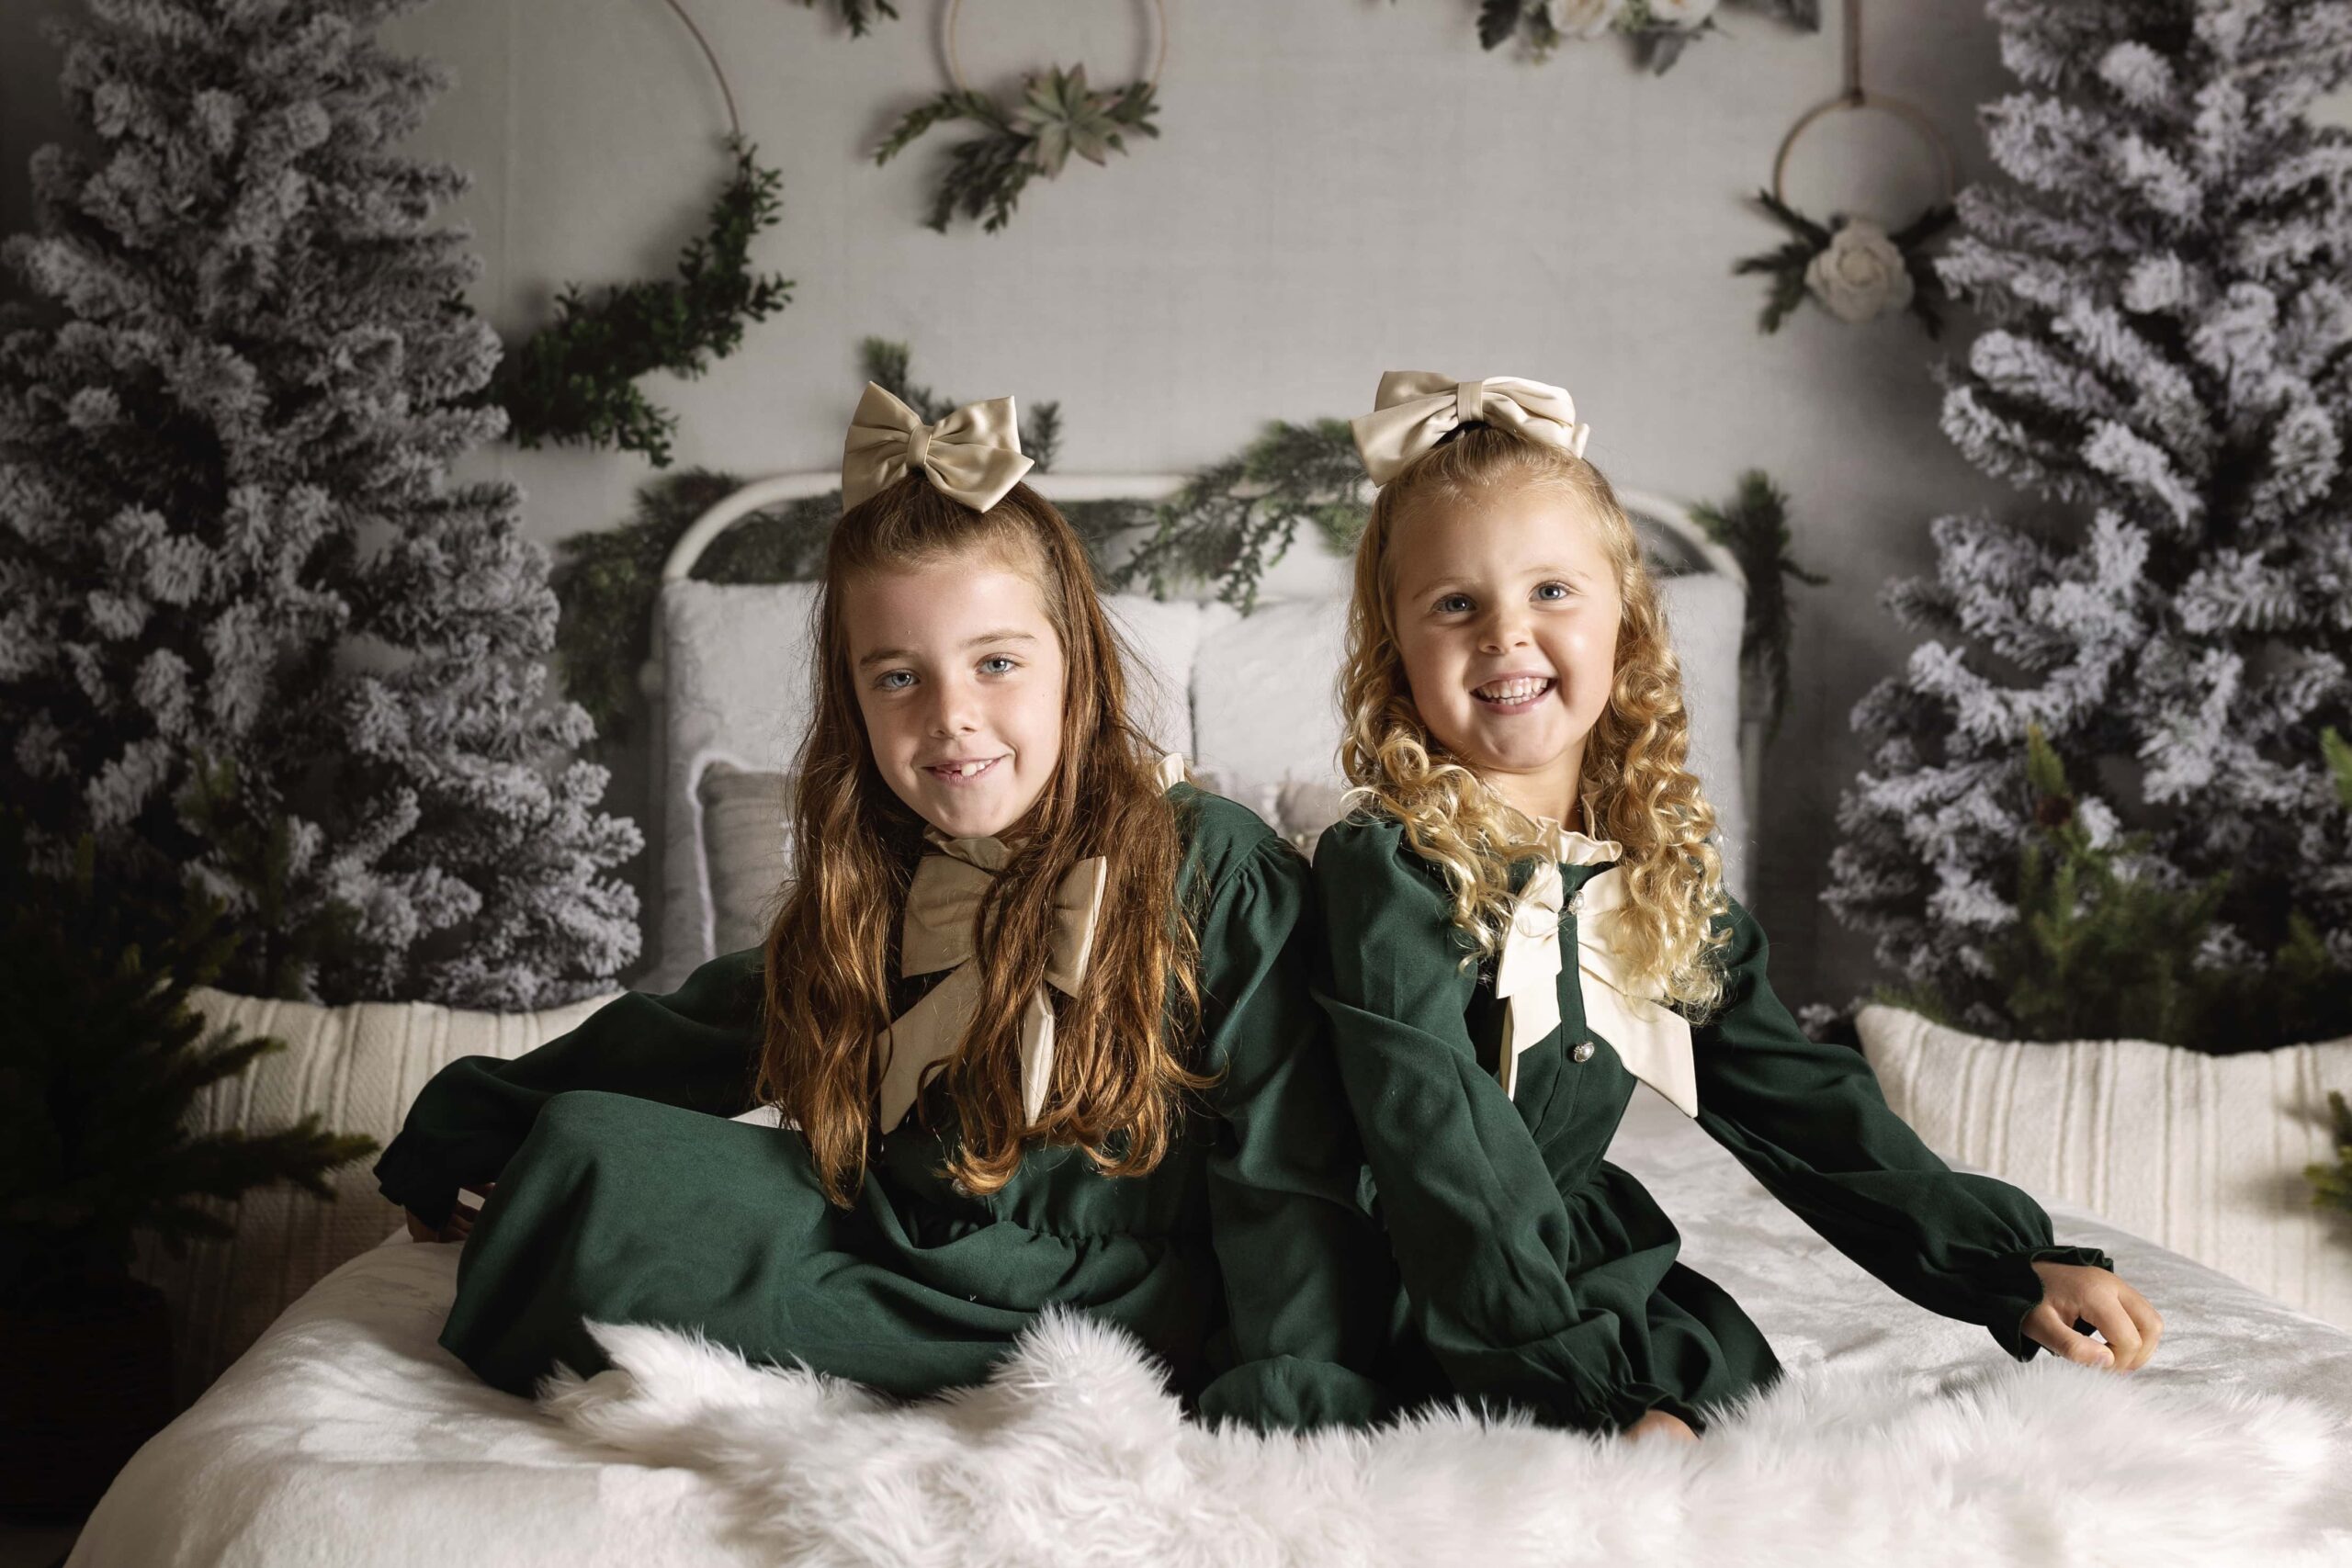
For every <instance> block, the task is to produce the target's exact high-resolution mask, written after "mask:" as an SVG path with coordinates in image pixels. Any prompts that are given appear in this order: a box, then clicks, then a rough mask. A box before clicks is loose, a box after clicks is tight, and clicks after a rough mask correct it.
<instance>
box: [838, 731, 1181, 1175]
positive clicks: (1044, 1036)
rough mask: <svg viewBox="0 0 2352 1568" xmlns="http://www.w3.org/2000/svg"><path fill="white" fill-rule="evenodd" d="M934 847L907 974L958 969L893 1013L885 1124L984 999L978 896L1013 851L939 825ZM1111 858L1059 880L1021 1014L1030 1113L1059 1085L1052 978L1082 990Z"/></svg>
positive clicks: (906, 944) (911, 912) (883, 1094)
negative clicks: (1042, 974)
mask: <svg viewBox="0 0 2352 1568" xmlns="http://www.w3.org/2000/svg"><path fill="white" fill-rule="evenodd" d="M1183 776H1184V760H1183V759H1182V757H1179V756H1176V755H1174V754H1172V753H1171V754H1170V755H1169V756H1167V757H1163V758H1162V759H1160V763H1159V784H1160V788H1161V790H1162V791H1165V790H1167V789H1168V788H1169V787H1170V785H1171V784H1174V783H1175V782H1176V781H1178V780H1180V779H1182V777H1183ZM923 836H924V838H925V839H927V840H929V841H930V843H931V845H932V847H933V850H934V851H935V853H933V854H927V855H925V856H923V858H922V861H921V862H920V863H918V864H917V865H916V866H915V877H914V884H913V886H910V888H909V889H908V891H907V912H906V916H905V918H904V919H903V921H902V923H901V924H900V926H899V975H900V976H913V975H932V974H936V973H937V972H939V971H940V970H942V969H952V970H953V971H954V973H953V974H951V975H949V976H947V978H945V979H944V980H942V981H940V982H939V983H938V984H937V985H936V986H933V987H932V988H931V989H930V990H929V991H928V992H926V993H925V994H924V996H923V998H922V1000H921V1001H919V1002H917V1003H915V1005H914V1006H912V1007H910V1008H909V1009H908V1010H906V1011H905V1012H902V1013H900V1014H899V1016H898V1017H897V1018H896V1019H894V1020H892V1021H891V1023H890V1029H889V1032H888V1035H887V1036H886V1039H885V1046H886V1049H887V1050H888V1054H889V1063H888V1066H886V1067H884V1068H883V1072H882V1087H881V1089H880V1091H879V1093H878V1096H877V1100H878V1109H879V1111H880V1117H881V1119H880V1121H879V1122H876V1125H877V1126H879V1127H880V1128H881V1129H882V1130H883V1131H884V1132H886V1133H887V1132H888V1131H889V1130H890V1129H892V1128H893V1127H896V1126H897V1125H898V1124H899V1122H901V1121H903V1120H904V1119H905V1118H906V1114H907V1112H908V1111H910V1110H912V1109H913V1107H914V1103H915V1100H916V1097H917V1095H918V1094H919V1092H920V1091H921V1089H922V1075H923V1072H924V1069H926V1068H928V1067H929V1066H931V1065H932V1064H933V1062H940V1061H944V1060H946V1059H947V1058H948V1057H950V1056H952V1055H955V1054H956V1047H957V1046H958V1045H959V1044H961V1043H963V1039H964V1032H965V1031H966V1030H967V1029H969V1028H970V1027H971V1024H972V1015H973V1013H974V1012H975V1011H977V1010H978V1007H979V1001H980V975H979V971H978V968H977V967H976V966H975V965H974V964H973V963H972V961H971V960H972V954H973V953H974V952H975V951H976V949H977V945H978V944H977V941H976V938H977V934H978V933H977V929H976V928H977V926H978V920H979V913H980V898H981V897H982V896H983V895H984V894H986V893H987V892H988V887H989V882H991V881H992V880H994V878H995V876H996V874H997V873H998V872H1000V871H1001V870H1003V869H1004V864H1005V862H1006V861H1007V860H1009V859H1011V858H1012V852H1011V851H1010V850H1008V849H1007V848H1006V847H1005V845H1004V842H1003V840H1000V839H951V838H948V837H947V836H946V835H944V834H943V833H941V832H940V831H939V830H938V829H930V830H928V831H927V832H925V834H924V835H923ZM1110 866H1111V863H1110V862H1109V860H1108V859H1106V858H1105V857H1103V856H1102V855H1095V856H1092V857H1091V858H1090V859H1087V860H1082V861H1080V862H1079V863H1077V864H1076V865H1074V866H1072V867H1070V868H1069V871H1068V872H1066V873H1064V874H1063V876H1062V879H1061V882H1060V883H1059V884H1058V885H1057V886H1056V887H1055V889H1054V913H1053V925H1054V931H1053V937H1052V940H1051V942H1050V943H1049V944H1048V946H1047V948H1046V984H1045V985H1043V986H1040V987H1037V989H1036V990H1035V991H1034V992H1033V993H1031V995H1030V998H1029V1005H1028V1007H1027V1009H1026V1010H1024V1011H1023V1014H1022V1017H1021V1109H1022V1113H1023V1115H1025V1116H1026V1117H1027V1118H1028V1119H1029V1120H1030V1121H1031V1122H1035V1121H1036V1120H1037V1118H1038V1117H1039V1116H1040V1115H1042V1114H1043V1113H1044V1111H1045V1109H1046V1095H1047V1094H1048V1093H1049V1092H1051V1090H1052V1089H1053V1086H1054V1009H1053V1004H1052V1002H1051V1001H1050V1000H1049V999H1048V998H1047V997H1046V987H1052V988H1053V989H1056V990H1058V991H1060V992H1061V993H1062V994H1063V995H1064V996H1076V995H1077V994H1078V987H1079V983H1080V981H1082V980H1083V979H1085V977H1086V963H1087V959H1088V958H1089V957H1090V956H1091V953H1092V952H1093V949H1094V925H1095V921H1096V920H1097V919H1099V918H1100V917H1101V915H1102V912H1103V887H1104V886H1105V885H1106V884H1107V883H1108V881H1109V878H1110Z"/></svg>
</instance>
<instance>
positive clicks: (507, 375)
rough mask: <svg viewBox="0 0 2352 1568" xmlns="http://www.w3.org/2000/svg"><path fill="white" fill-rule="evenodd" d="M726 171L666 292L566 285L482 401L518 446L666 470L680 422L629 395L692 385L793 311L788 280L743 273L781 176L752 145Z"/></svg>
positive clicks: (640, 285)
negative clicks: (762, 324)
mask: <svg viewBox="0 0 2352 1568" xmlns="http://www.w3.org/2000/svg"><path fill="white" fill-rule="evenodd" d="M729 147H730V151H731V152H732V153H733V155H734V159H735V170H734V174H733V175H732V177H731V178H730V179H729V182H728V185H727V186H726V188H725V189H724V190H723V191H721V192H720V193H719V197H718V200H717V201H716V202H715V203H714V204H713V205H712V207H711V209H710V216H709V219H708V220H707V225H706V228H705V231H704V232H703V233H702V234H700V235H698V236H696V237H695V239H694V240H693V241H691V242H689V243H688V244H687V245H686V247H685V249H684V252H683V253H682V254H680V256H679V259H678V266H677V276H676V278H675V279H674V280H668V281H650V282H637V283H627V284H621V285H618V286H616V287H614V288H606V289H604V290H602V291H601V292H599V293H597V294H594V295H590V294H588V293H586V292H583V291H582V289H581V288H580V287H579V286H578V285H577V284H567V285H565V286H564V288H563V290H562V292H561V293H560V295H559V296H558V297H557V299H556V319H555V320H554V321H552V322H550V323H549V324H548V325H547V326H545V327H543V328H541V329H540V330H539V331H538V332H537V333H535V334H533V335H532V337H531V338H530V339H529V341H527V342H526V343H525V344H523V345H522V346H521V347H520V348H517V349H515V351H514V352H513V353H511V354H509V355H507V356H506V358H505V360H504V361H503V363H502V364H501V365H500V366H499V368H498V374H497V376H496V377H495V378H493V379H492V383H491V388H490V390H489V394H488V395H489V397H490V398H491V400H492V401H494V402H496V403H497V404H498V405H499V406H501V407H503V409H504V410H505V411H506V415H507V421H508V427H509V428H508V435H509V438H510V439H512V440H513V441H514V442H515V445H517V446H523V447H526V448H536V447H538V446H545V445H548V444H550V443H552V444H555V445H559V446H605V447H612V448H615V449H616V450H619V451H624V452H637V453H641V454H643V455H644V456H645V457H646V458H647V459H648V460H650V462H651V463H652V464H653V466H654V467H655V468H667V467H669V465H670V461H671V446H670V443H671V437H672V436H673V434H675V432H676V430H677V423H678V422H677V416H676V415H674V414H673V413H671V412H669V411H668V410H666V409H663V408H662V407H660V406H659V405H657V404H656V403H654V402H653V400H651V399H650V398H649V397H647V396H646V394H645V393H644V391H643V390H642V389H640V388H639V386H638V381H639V378H642V377H645V376H648V375H650V374H651V373H653V372H654V371H657V370H659V371H667V372H668V373H670V374H672V375H674V376H684V377H688V378H692V377H697V376H700V375H702V374H703V372H704V371H705V370H706V369H707V368H708V367H709V365H710V363H711V362H712V361H713V360H716V359H724V358H725V357H727V356H728V355H730V354H732V353H734V352H735V350H736V349H737V348H738V347H740V346H741V344H742V341H743V334H744V332H745V330H746V328H747V327H748V326H749V325H750V324H751V323H752V322H755V321H765V320H766V319H767V318H768V317H770V316H772V315H774V314H775V312H777V311H778V310H783V309H784V307H785V306H786V305H787V304H789V303H790V302H791V299H792V289H793V283H792V280H791V279H789V278H786V277H783V276H775V275H772V274H760V273H755V272H753V271H752V265H751V248H752V241H753V240H754V239H756V238H757V237H758V236H759V235H760V234H762V233H763V232H764V231H767V230H769V229H771V228H773V227H775V223H776V220H777V218H778V215H779V214H780V213H781V212H782V210H783V202H782V198H781V197H779V196H778V194H777V193H778V190H779V188H780V187H781V186H782V183H783V176H782V175H779V174H777V173H776V172H775V170H773V169H764V168H762V167H761V166H760V165H759V164H758V162H757V157H756V150H755V149H754V148H752V146H751V145H750V144H749V143H746V142H742V141H733V142H730V143H729Z"/></svg>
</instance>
